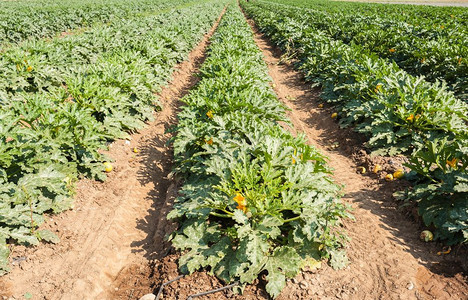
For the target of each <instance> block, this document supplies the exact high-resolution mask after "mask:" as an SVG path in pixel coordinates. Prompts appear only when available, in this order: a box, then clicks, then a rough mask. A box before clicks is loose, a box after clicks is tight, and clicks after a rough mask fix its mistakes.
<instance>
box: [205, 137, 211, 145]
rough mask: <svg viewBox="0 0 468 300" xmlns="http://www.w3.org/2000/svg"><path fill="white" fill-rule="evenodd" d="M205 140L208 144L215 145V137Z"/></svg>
mask: <svg viewBox="0 0 468 300" xmlns="http://www.w3.org/2000/svg"><path fill="white" fill-rule="evenodd" d="M205 142H206V143H207V144H208V145H213V138H210V139H209V140H205Z"/></svg>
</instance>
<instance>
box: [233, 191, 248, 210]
mask: <svg viewBox="0 0 468 300" xmlns="http://www.w3.org/2000/svg"><path fill="white" fill-rule="evenodd" d="M234 201H235V202H236V203H237V207H236V208H237V209H240V210H242V211H243V212H246V211H247V200H245V197H244V196H242V194H241V193H236V196H235V197H234Z"/></svg>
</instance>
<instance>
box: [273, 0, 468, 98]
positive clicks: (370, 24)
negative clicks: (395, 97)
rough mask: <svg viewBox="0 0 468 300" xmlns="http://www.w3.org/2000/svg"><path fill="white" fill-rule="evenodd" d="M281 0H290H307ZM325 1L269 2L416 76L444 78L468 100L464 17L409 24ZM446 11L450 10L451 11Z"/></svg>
mask: <svg viewBox="0 0 468 300" xmlns="http://www.w3.org/2000/svg"><path fill="white" fill-rule="evenodd" d="M278 1H280V2H283V3H284V4H298V3H297V2H301V1H300V0H278ZM322 2H323V1H320V0H318V1H312V2H310V1H309V2H307V3H308V6H307V7H309V8H311V9H307V8H304V7H296V6H291V5H284V4H276V3H275V4H272V3H269V2H265V3H267V7H268V8H269V9H274V10H278V9H280V10H281V11H282V13H283V14H284V15H288V16H290V17H294V16H297V15H298V14H301V20H302V22H304V24H307V26H308V27H310V28H311V29H315V30H321V31H323V32H325V33H326V34H327V35H329V36H330V37H331V38H333V39H336V40H341V41H343V42H344V43H345V44H353V45H354V47H355V48H359V47H361V48H362V49H363V50H364V51H369V52H373V53H376V54H377V55H378V56H380V57H382V58H386V59H389V60H391V61H394V62H395V63H396V64H397V65H398V66H399V67H400V68H402V69H403V70H405V71H407V72H408V73H410V74H412V75H415V76H420V75H423V76H424V77H425V78H426V80H428V81H430V82H435V81H437V80H439V81H441V80H444V81H445V82H446V83H447V87H448V88H449V89H450V90H452V91H454V93H455V94H456V96H457V97H458V98H459V99H462V100H464V101H468V98H467V96H468V95H467V94H466V92H467V90H468V61H467V59H466V58H467V57H468V40H467V35H468V30H466V24H464V23H463V22H461V20H460V17H459V16H454V15H453V18H450V17H449V19H450V20H451V22H444V21H440V18H436V19H432V22H431V23H429V24H425V25H421V24H418V25H415V23H417V22H419V21H418V20H420V19H421V18H422V17H420V16H419V17H416V16H415V18H414V19H412V20H411V21H410V22H412V24H408V23H406V22H401V21H395V20H392V19H391V18H390V17H388V16H387V15H385V14H383V13H380V14H378V13H374V14H371V15H369V14H366V13H356V12H355V11H354V10H351V11H347V10H342V11H340V12H336V11H330V9H328V5H325V4H322V5H321V6H318V3H322ZM330 6H333V4H330ZM445 14H447V15H450V12H449V11H446V12H445ZM435 24H437V26H436V27H434V25H435Z"/></svg>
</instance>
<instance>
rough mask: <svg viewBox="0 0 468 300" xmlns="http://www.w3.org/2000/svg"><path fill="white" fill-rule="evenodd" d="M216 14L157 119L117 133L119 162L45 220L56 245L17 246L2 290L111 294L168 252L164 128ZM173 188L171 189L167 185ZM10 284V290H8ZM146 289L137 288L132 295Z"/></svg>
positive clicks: (113, 148) (165, 94)
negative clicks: (131, 273)
mask: <svg viewBox="0 0 468 300" xmlns="http://www.w3.org/2000/svg"><path fill="white" fill-rule="evenodd" d="M222 14H224V11H223V12H222V13H221V15H220V17H219V19H218V20H217V22H216V23H215V25H214V26H213V28H212V29H211V31H210V32H209V33H208V34H206V35H205V37H204V38H203V40H202V41H201V42H200V43H199V44H198V45H197V47H196V48H195V49H194V50H192V52H191V53H190V54H189V58H188V60H187V61H185V62H182V63H181V64H179V65H178V66H177V67H176V68H175V71H174V73H173V75H172V78H173V80H172V81H171V82H170V83H169V85H168V86H166V87H164V88H163V90H162V91H161V93H160V94H159V96H160V97H159V98H160V102H161V104H162V111H160V112H156V113H155V118H156V121H154V122H152V123H151V124H148V126H147V127H146V128H145V129H143V130H141V131H140V132H139V133H136V134H133V135H132V136H131V139H130V140H119V141H115V142H114V143H112V144H111V145H110V149H109V151H108V152H107V154H108V155H109V156H110V157H111V158H113V159H114V160H115V162H113V167H114V170H113V172H112V173H110V174H109V176H108V179H107V181H106V182H104V183H99V182H94V181H91V180H86V179H85V180H81V181H80V182H79V183H78V185H77V195H76V197H75V198H76V199H75V207H74V209H73V210H70V211H67V212H65V213H62V214H60V215H57V216H53V217H52V219H50V221H49V222H47V226H48V227H49V228H50V229H52V230H54V231H56V232H57V234H58V235H59V236H60V238H61V242H60V243H59V244H57V245H46V244H42V245H40V246H38V247H36V248H25V247H19V246H18V247H15V248H14V250H13V253H12V257H13V258H14V261H16V263H15V264H14V265H13V270H12V272H11V273H10V274H9V275H7V276H5V277H4V278H2V279H0V287H2V290H1V291H0V292H1V293H0V295H8V296H12V299H22V298H23V295H25V294H26V293H30V294H32V296H33V299H111V298H113V296H111V292H112V293H115V292H116V290H115V289H114V288H112V291H110V288H111V287H113V285H112V284H113V282H114V281H115V280H116V278H118V277H119V276H121V275H122V274H124V273H125V272H126V270H128V269H135V268H137V269H139V268H141V269H145V268H148V264H149V261H150V260H151V259H154V258H156V257H158V255H162V254H164V253H162V252H165V250H164V249H163V246H165V244H164V241H163V238H164V234H165V229H166V226H168V224H167V222H166V218H165V215H166V214H165V213H163V212H164V211H167V204H166V201H167V199H168V198H170V197H171V196H172V195H173V194H174V191H175V188H174V186H175V183H174V182H173V180H171V179H170V178H168V174H169V172H170V171H171V169H172V150H171V148H170V147H168V146H167V141H168V139H169V138H170V137H171V134H169V133H167V129H168V128H169V127H171V126H172V125H174V124H175V123H176V113H177V109H178V106H179V105H180V102H179V99H180V98H181V97H183V96H184V95H185V94H186V93H187V92H188V90H189V89H190V88H191V87H192V86H193V85H194V84H195V83H196V82H197V81H198V78H196V77H195V76H194V74H196V73H197V70H198V68H199V66H200V65H201V64H202V62H203V61H204V58H205V50H206V47H207V45H208V41H209V38H210V36H211V35H212V34H213V32H214V30H215V28H216V26H217V24H218V23H219V20H220V18H221V16H222ZM168 190H169V191H168ZM3 289H6V290H7V291H4V290H3ZM148 289H149V286H146V290H145V291H140V290H138V291H132V293H131V294H132V297H138V296H141V293H146V292H148V291H147V290H148Z"/></svg>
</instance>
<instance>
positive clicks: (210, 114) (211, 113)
mask: <svg viewBox="0 0 468 300" xmlns="http://www.w3.org/2000/svg"><path fill="white" fill-rule="evenodd" d="M206 116H207V117H208V118H210V119H213V111H211V110H209V111H208V112H207V113H206Z"/></svg>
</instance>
